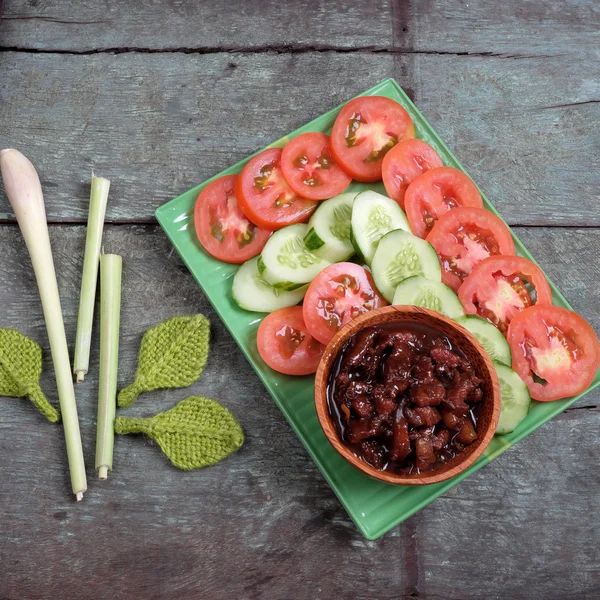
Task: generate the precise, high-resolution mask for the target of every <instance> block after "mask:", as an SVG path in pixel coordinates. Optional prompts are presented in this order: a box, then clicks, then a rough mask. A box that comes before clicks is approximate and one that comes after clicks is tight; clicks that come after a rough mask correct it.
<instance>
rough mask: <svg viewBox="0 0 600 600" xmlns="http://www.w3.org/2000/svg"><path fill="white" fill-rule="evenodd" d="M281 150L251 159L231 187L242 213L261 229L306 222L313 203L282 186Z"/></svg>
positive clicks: (266, 151) (266, 152)
mask: <svg viewBox="0 0 600 600" xmlns="http://www.w3.org/2000/svg"><path fill="white" fill-rule="evenodd" d="M281 154H282V150H281V148H269V149H268V150H264V151H263V152H261V153H260V154H257V155H256V156H255V157H254V158H251V159H250V160H249V161H248V163H246V166H245V167H244V168H243V169H242V172H241V173H240V175H239V177H238V180H237V182H236V184H235V195H236V198H237V201H238V204H239V205H240V208H241V209H242V210H243V211H244V214H245V215H246V216H247V217H248V218H249V219H250V221H252V222H253V223H256V224H257V225H259V226H260V227H262V228H264V229H270V230H272V231H274V230H275V229H281V228H282V227H285V226H286V225H291V224H292V223H301V222H303V221H307V220H308V218H309V217H310V215H311V214H312V212H313V211H314V210H315V208H316V207H317V203H316V202H314V201H312V200H307V199H306V198H301V197H300V196H298V194H297V193H296V192H294V191H293V190H292V189H291V188H290V186H289V185H288V184H287V183H286V181H285V178H284V177H283V173H282V171H281Z"/></svg>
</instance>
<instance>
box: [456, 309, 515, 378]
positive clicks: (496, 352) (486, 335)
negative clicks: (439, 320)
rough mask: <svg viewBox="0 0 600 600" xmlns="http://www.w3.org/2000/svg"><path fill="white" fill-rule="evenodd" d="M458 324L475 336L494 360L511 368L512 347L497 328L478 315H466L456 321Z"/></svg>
mask: <svg viewBox="0 0 600 600" xmlns="http://www.w3.org/2000/svg"><path fill="white" fill-rule="evenodd" d="M456 322H457V323H458V324H459V325H462V326H463V327H464V328H465V329H468V330H469V331H470V332H471V333H472V334H473V335H474V336H475V338H476V339H477V341H478V342H479V343H480V344H481V345H482V346H483V347H484V349H485V351H486V352H487V353H488V354H489V355H490V358H491V359H492V360H496V361H499V362H501V363H504V364H505V365H509V366H510V364H511V363H512V354H511V351H510V346H509V345H508V342H507V341H506V338H505V337H504V336H503V335H502V332H501V331H500V330H499V329H498V328H497V327H494V325H492V324H491V323H490V322H489V321H486V320H485V319H482V318H481V317H478V316H477V315H466V316H464V317H461V318H460V319H456Z"/></svg>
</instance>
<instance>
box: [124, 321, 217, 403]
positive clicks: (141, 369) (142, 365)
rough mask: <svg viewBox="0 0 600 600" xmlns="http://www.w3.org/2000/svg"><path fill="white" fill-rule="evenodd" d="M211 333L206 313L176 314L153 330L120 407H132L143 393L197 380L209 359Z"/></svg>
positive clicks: (148, 335) (141, 348)
mask: <svg viewBox="0 0 600 600" xmlns="http://www.w3.org/2000/svg"><path fill="white" fill-rule="evenodd" d="M209 336H210V324H209V322H208V319H207V318H206V317H205V316H204V315H194V316H193V317H173V318H172V319H168V320H167V321H164V322H162V323H160V324H159V325H156V326H155V327H152V329H149V330H148V331H147V332H146V333H145V334H144V337H143V338H142V345H141V347H140V356H139V359H138V368H137V374H136V376H135V381H134V382H133V383H132V384H131V385H130V386H129V387H126V388H125V389H124V390H121V391H120V392H119V397H118V404H119V406H121V407H124V406H129V405H130V404H132V403H133V401H134V400H135V399H136V398H137V397H138V395H139V394H140V393H142V392H150V391H152V390H156V389H159V388H180V387H186V386H188V385H191V384H192V383H194V381H196V379H198V377H200V375H201V373H202V371H203V370H204V365H205V364H206V359H207V358H208V340H209Z"/></svg>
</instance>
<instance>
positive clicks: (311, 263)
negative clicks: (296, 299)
mask: <svg viewBox="0 0 600 600" xmlns="http://www.w3.org/2000/svg"><path fill="white" fill-rule="evenodd" d="M307 232H308V227H307V226H306V225H304V224H303V223H298V224H296V225H288V226H287V227H284V228H283V229H280V230H279V231H276V232H275V233H274V234H273V235H272V236H271V237H270V238H269V240H268V241H267V243H266V244H265V247H264V248H263V251H262V253H261V255H260V258H259V259H258V265H257V266H258V272H259V274H260V275H261V276H262V278H263V279H264V280H265V281H266V282H267V283H269V284H271V285H272V286H273V287H275V288H277V289H280V290H287V291H292V290H295V289H297V288H299V287H302V286H303V285H305V284H307V283H310V282H311V281H312V280H313V279H314V278H315V277H316V276H317V275H318V274H319V273H320V272H321V271H322V270H323V269H324V268H325V267H327V266H328V265H330V264H331V263H330V262H329V261H326V260H323V259H322V258H319V257H318V256H315V255H314V254H313V253H312V252H311V251H310V250H308V249H307V248H306V246H305V245H304V238H305V237H306V234H307Z"/></svg>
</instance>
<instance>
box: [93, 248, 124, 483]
mask: <svg viewBox="0 0 600 600" xmlns="http://www.w3.org/2000/svg"><path fill="white" fill-rule="evenodd" d="M122 264H123V261H122V259H121V257H120V256H118V255H117V254H103V255H102V256H100V382H99V385H98V428H97V430H96V470H97V471H98V477H99V478H100V479H106V478H107V477H108V471H112V461H113V443H114V438H115V410H116V407H117V368H118V364H119V324H120V320H121V270H122Z"/></svg>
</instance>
